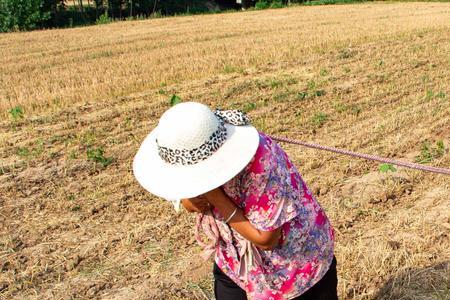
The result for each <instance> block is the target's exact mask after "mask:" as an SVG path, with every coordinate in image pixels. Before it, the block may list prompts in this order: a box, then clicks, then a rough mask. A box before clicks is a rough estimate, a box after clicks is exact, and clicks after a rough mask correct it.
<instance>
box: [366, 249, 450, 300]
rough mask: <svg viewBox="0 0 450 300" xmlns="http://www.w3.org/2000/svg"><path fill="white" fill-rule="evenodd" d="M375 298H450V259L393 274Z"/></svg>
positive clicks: (418, 299)
mask: <svg viewBox="0 0 450 300" xmlns="http://www.w3.org/2000/svg"><path fill="white" fill-rule="evenodd" d="M449 247H450V245H449ZM373 299H377V300H381V299H383V300H450V261H442V262H440V263H437V264H433V265H430V266H427V267H424V268H411V269H408V270H406V271H401V272H399V273H398V274H396V275H395V276H392V277H391V278H390V279H389V280H388V281H387V282H386V283H385V284H384V285H383V287H382V288H381V289H380V290H379V291H378V293H377V294H376V295H375V297H374V298H373Z"/></svg>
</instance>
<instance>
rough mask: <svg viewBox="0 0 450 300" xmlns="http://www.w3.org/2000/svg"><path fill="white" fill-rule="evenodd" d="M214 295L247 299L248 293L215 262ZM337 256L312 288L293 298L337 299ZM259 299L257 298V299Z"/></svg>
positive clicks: (221, 299) (226, 299) (222, 298)
mask: <svg viewBox="0 0 450 300" xmlns="http://www.w3.org/2000/svg"><path fill="white" fill-rule="evenodd" d="M213 274H214V295H215V296H216V300H246V299H247V295H246V294H245V291H244V290H243V289H241V288H240V287H239V286H238V285H237V284H236V283H234V281H233V280H231V279H230V278H229V277H228V276H227V275H225V274H224V273H223V272H222V270H220V268H219V267H218V266H217V265H216V264H214V269H213ZM337 299H338V296H337V271H336V258H333V262H332V263H331V266H330V269H329V270H328V272H327V273H326V274H325V275H324V276H323V278H322V279H321V280H320V281H319V282H317V283H316V284H315V285H314V286H313V287H312V288H310V289H309V290H307V291H306V292H305V293H304V294H302V295H300V296H298V297H296V298H294V299H292V300H337ZM256 300H257V299H256Z"/></svg>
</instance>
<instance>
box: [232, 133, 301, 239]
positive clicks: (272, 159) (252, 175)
mask: <svg viewBox="0 0 450 300" xmlns="http://www.w3.org/2000/svg"><path fill="white" fill-rule="evenodd" d="M291 167H292V165H291V163H290V161H289V159H288V157H287V155H286V153H285V152H284V151H283V150H282V149H281V148H280V147H279V146H278V145H277V144H276V143H275V142H273V141H272V140H271V139H269V138H268V137H266V136H264V135H261V139H260V146H259V147H258V150H257V152H256V154H255V157H254V160H253V162H252V164H251V165H249V167H248V170H247V172H245V174H244V175H243V177H242V182H241V188H242V190H241V197H242V198H243V203H244V205H245V208H244V212H245V216H246V217H247V219H248V220H249V221H250V223H252V224H253V225H254V226H255V227H256V228H257V229H259V230H263V231H273V230H275V229H277V228H279V227H281V226H282V225H283V224H285V223H286V222H288V221H290V220H292V219H293V218H295V217H296V216H297V215H298V209H299V207H298V206H299V197H298V195H299V190H298V188H299V186H301V185H300V184H299V182H298V178H297V176H296V175H295V172H291Z"/></svg>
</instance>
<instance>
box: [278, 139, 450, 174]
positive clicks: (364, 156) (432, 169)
mask: <svg viewBox="0 0 450 300" xmlns="http://www.w3.org/2000/svg"><path fill="white" fill-rule="evenodd" d="M271 138H272V139H273V140H275V141H278V142H283V143H289V144H295V145H300V146H304V147H308V148H313V149H318V150H324V151H329V152H333V153H337V154H342V155H347V156H351V157H356V158H362V159H367V160H372V161H378V162H382V163H386V164H391V165H396V166H401V167H405V168H410V169H416V170H421V171H425V172H431V173H437V174H444V175H450V169H446V168H439V167H433V166H424V165H421V164H416V163H412V162H406V161H400V160H395V159H390V158H385V157H380V156H377V155H371V154H364V153H357V152H353V151H349V150H345V149H338V148H334V147H329V146H322V145H318V144H315V143H307V142H302V141H298V140H294V139H290V138H287V137H279V136H271Z"/></svg>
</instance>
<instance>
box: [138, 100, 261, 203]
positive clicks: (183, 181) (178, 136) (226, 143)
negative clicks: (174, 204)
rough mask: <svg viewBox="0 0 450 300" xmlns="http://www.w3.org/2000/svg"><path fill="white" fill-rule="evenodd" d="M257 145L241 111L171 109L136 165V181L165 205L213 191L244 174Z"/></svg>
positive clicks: (189, 106) (201, 107) (255, 133)
mask: <svg viewBox="0 0 450 300" xmlns="http://www.w3.org/2000/svg"><path fill="white" fill-rule="evenodd" d="M258 145H259V134H258V131H257V130H256V129H255V127H253V126H251V125H250V122H249V120H248V118H247V116H246V115H245V114H244V113H242V112H240V111H237V110H227V111H224V110H216V111H215V112H213V111H211V109H210V108H209V107H208V106H206V105H204V104H201V103H197V102H185V103H180V104H177V105H175V106H173V107H172V108H170V109H169V110H167V111H166V112H165V113H164V114H163V115H162V116H161V118H160V120H159V124H158V126H157V127H156V128H155V129H153V130H152V131H151V132H150V134H149V135H148V136H147V137H146V138H145V140H144V141H143V143H142V144H141V146H140V148H139V150H138V152H137V154H136V156H135V158H134V161H133V172H134V176H135V177H136V179H137V180H138V182H139V183H140V184H141V185H142V187H143V188H145V189H146V190H147V191H149V192H150V193H152V194H155V195H157V196H159V197H162V198H165V199H167V200H171V201H174V200H178V199H184V198H192V197H196V196H199V195H201V194H204V193H206V192H208V191H210V190H213V189H215V188H217V187H219V186H221V185H223V184H224V183H226V182H227V181H229V180H230V179H232V178H233V177H234V176H236V175H237V174H238V173H239V172H240V171H242V170H243V169H244V168H245V166H246V165H247V164H248V163H249V162H250V161H251V159H252V158H253V156H254V155H255V153H256V150H257V148H258Z"/></svg>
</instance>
